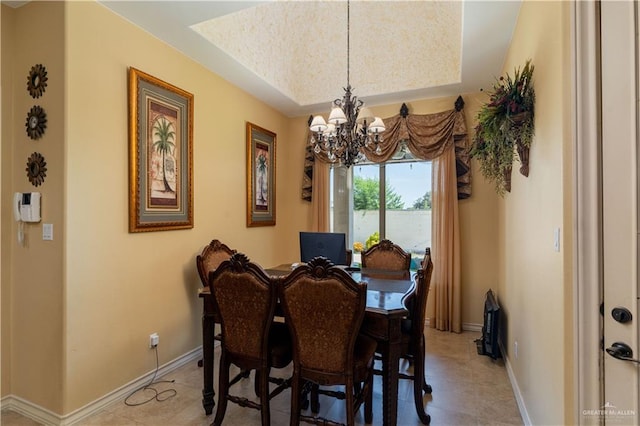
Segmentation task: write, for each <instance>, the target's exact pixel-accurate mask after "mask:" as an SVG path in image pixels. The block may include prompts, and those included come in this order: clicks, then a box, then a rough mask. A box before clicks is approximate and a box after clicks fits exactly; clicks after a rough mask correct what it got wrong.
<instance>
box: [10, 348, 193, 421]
mask: <svg viewBox="0 0 640 426" xmlns="http://www.w3.org/2000/svg"><path fill="white" fill-rule="evenodd" d="M201 357H202V346H199V347H197V348H195V349H193V350H191V351H189V352H187V353H186V354H184V355H182V356H179V357H178V358H176V359H174V360H172V361H169V362H168V363H166V364H164V365H162V366H160V368H158V373H157V377H162V376H164V375H166V374H169V373H170V372H172V371H173V370H175V369H177V368H179V367H182V366H183V365H185V364H187V363H189V362H191V361H194V360H196V359H199V358H201ZM154 374H155V369H153V370H152V371H150V372H148V373H146V374H144V375H143V376H140V377H138V378H137V379H134V380H132V381H130V382H129V383H127V384H125V385H123V386H121V387H119V388H118V389H115V390H113V391H111V392H109V393H108V394H106V395H104V396H103V397H101V398H98V399H96V400H95V401H92V402H90V403H88V404H87V405H85V406H84V407H81V408H79V409H77V410H75V411H72V412H71V413H69V414H67V415H64V416H60V415H58V414H56V413H54V412H52V411H49V410H47V409H46V408H43V407H40V406H38V405H36V404H33V403H31V402H29V401H27V400H24V399H22V398H20V397H17V396H13V395H8V396H6V397H4V398H2V400H0V405H1V406H2V409H3V410H4V409H7V410H11V411H15V412H16V413H20V414H21V415H23V416H25V417H28V418H30V419H32V420H34V421H36V422H38V423H41V424H43V425H46V426H68V425H73V424H76V423H78V422H80V421H81V420H83V419H86V418H87V417H89V416H91V415H92V414H95V413H96V412H98V411H99V410H101V409H103V408H104V407H106V406H107V405H109V404H111V403H113V402H115V401H118V400H121V399H124V398H126V397H127V395H129V394H130V393H132V392H133V391H135V390H136V389H138V388H140V387H141V386H144V385H146V384H147V383H148V382H149V381H150V380H151V379H152V378H153V375H154Z"/></svg>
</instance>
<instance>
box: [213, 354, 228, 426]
mask: <svg viewBox="0 0 640 426" xmlns="http://www.w3.org/2000/svg"><path fill="white" fill-rule="evenodd" d="M218 380H219V382H218V383H219V384H218V408H217V410H216V417H215V418H214V419H213V425H212V426H220V425H221V424H222V420H223V419H224V414H225V412H226V411H227V397H228V396H229V364H228V362H227V357H226V355H225V354H224V350H223V351H222V354H221V355H220V371H219V372H218Z"/></svg>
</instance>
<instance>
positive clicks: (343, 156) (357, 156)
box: [309, 1, 385, 167]
mask: <svg viewBox="0 0 640 426" xmlns="http://www.w3.org/2000/svg"><path fill="white" fill-rule="evenodd" d="M349 9H350V7H349V1H347V87H345V88H343V89H344V96H343V98H342V99H339V98H338V99H336V100H334V101H333V103H332V107H331V113H330V114H329V120H328V122H327V121H325V120H324V118H323V117H322V116H321V115H316V116H315V117H313V120H312V121H311V125H310V126H309V130H311V132H312V136H311V141H310V144H311V146H312V147H313V151H314V152H315V153H316V154H320V153H321V152H322V153H324V154H325V155H326V157H327V159H328V160H329V161H330V162H332V163H335V162H339V163H340V164H343V165H345V166H346V167H350V166H352V165H353V164H356V163H358V162H360V161H363V160H365V159H366V157H365V156H364V152H363V149H364V148H365V147H367V148H368V149H371V150H373V151H374V152H375V153H376V154H380V152H381V151H380V146H379V143H380V142H382V136H381V135H380V134H381V133H382V132H384V130H385V127H384V123H383V121H382V119H381V118H380V117H374V116H373V114H372V113H371V111H370V110H369V108H367V107H366V106H364V102H363V101H361V100H360V99H358V98H357V96H351V84H349V54H350V46H349V21H350V16H349V15H350V11H349Z"/></svg>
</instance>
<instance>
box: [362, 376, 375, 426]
mask: <svg viewBox="0 0 640 426" xmlns="http://www.w3.org/2000/svg"><path fill="white" fill-rule="evenodd" d="M364 392H365V394H364V421H365V423H371V422H372V421H373V372H371V373H369V375H368V376H367V381H366V382H365V385H364Z"/></svg>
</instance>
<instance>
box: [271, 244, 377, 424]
mask: <svg viewBox="0 0 640 426" xmlns="http://www.w3.org/2000/svg"><path fill="white" fill-rule="evenodd" d="M366 293H367V285H366V283H358V282H356V281H354V280H353V278H351V276H350V275H349V274H348V273H346V272H345V271H344V270H343V269H342V268H340V267H337V266H335V265H333V263H331V262H330V261H329V260H328V259H326V258H323V257H316V258H313V259H312V260H311V261H310V262H308V263H307V264H304V265H301V266H298V267H297V268H296V269H294V270H293V271H292V272H291V274H290V275H289V276H288V277H286V278H284V279H283V281H281V282H280V284H279V293H278V294H279V297H280V303H281V305H282V310H283V314H284V318H285V323H286V324H288V326H289V329H290V331H291V336H292V339H293V377H292V387H291V420H290V422H291V425H298V424H299V422H300V420H303V421H305V422H309V423H315V424H337V423H334V422H331V420H328V419H324V418H321V417H318V415H317V414H318V411H319V410H318V408H319V407H318V395H317V393H316V392H319V393H322V394H325V395H330V396H333V397H338V398H341V399H342V398H344V399H345V400H346V410H345V411H346V417H347V425H348V426H351V425H353V424H354V422H355V413H356V412H357V411H358V410H359V408H360V406H361V405H362V403H363V402H364V407H365V408H364V416H365V421H366V422H367V423H370V422H371V420H372V417H373V412H372V385H373V374H372V366H373V355H374V353H375V349H376V342H375V341H374V340H373V339H371V338H369V337H367V336H364V335H361V334H360V326H361V324H362V320H363V318H364V312H365V307H366ZM337 385H343V386H344V393H342V392H335V391H331V390H330V389H326V388H325V387H326V386H337ZM309 386H311V387H313V389H314V390H313V391H312V393H311V395H312V402H311V411H312V414H313V416H307V415H302V414H301V412H300V406H301V405H300V402H301V399H302V395H303V393H304V392H303V387H304V388H307V389H308V387H309Z"/></svg>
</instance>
